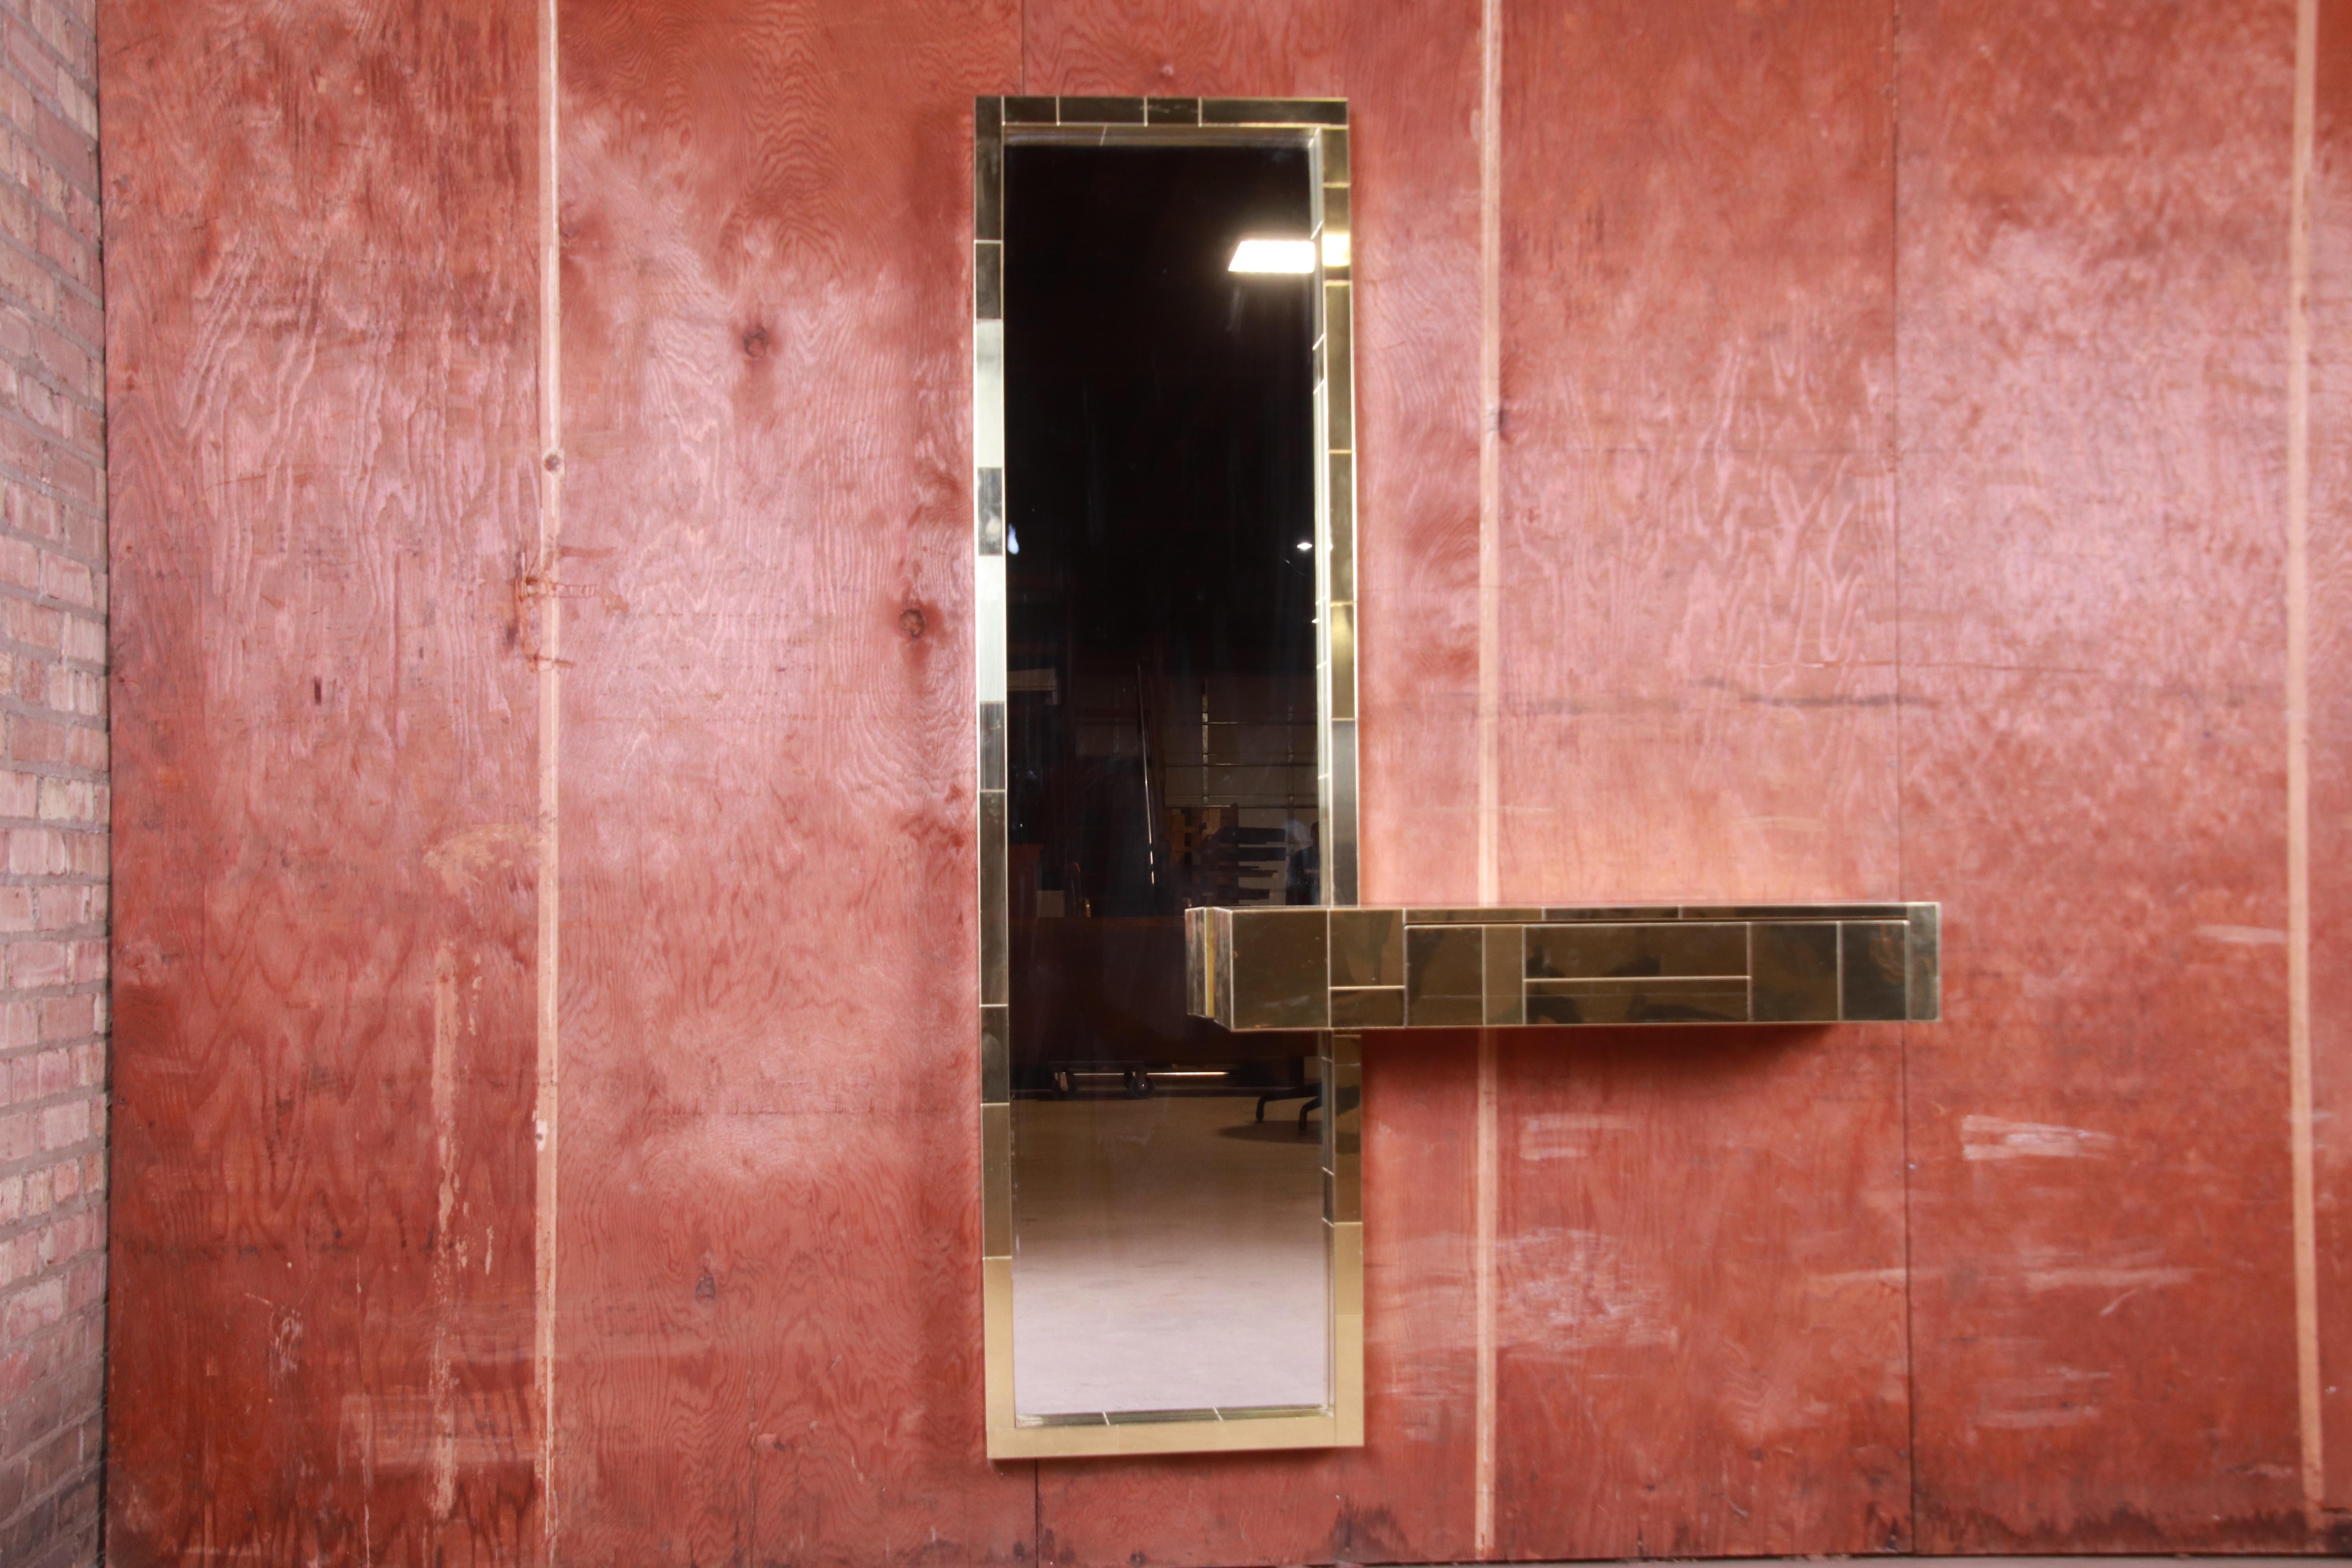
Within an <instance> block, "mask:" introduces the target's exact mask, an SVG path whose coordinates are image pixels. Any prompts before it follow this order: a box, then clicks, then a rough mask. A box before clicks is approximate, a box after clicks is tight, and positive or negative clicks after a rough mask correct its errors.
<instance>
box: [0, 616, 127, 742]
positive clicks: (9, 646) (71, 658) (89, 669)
mask: <svg viewBox="0 0 2352 1568" xmlns="http://www.w3.org/2000/svg"><path fill="white" fill-rule="evenodd" d="M44 607H45V608H46V607H47V606H44ZM0 654H5V655H7V656H8V657H10V658H21V659H25V660H27V661H29V662H31V663H34V664H45V665H52V664H53V665H55V666H57V667H58V668H59V669H70V670H72V671H73V672H74V673H75V674H76V675H95V676H97V677H99V678H100V679H104V678H105V677H107V676H108V675H110V674H112V673H113V672H112V671H111V670H110V669H108V668H107V667H106V666H105V665H104V664H101V663H98V662H96V661H93V660H90V659H87V658H80V657H79V656H77V655H74V654H68V653H62V652H59V651H58V649H56V648H47V647H41V646H40V644H38V643H28V642H19V641H17V640H16V638H14V637H0ZM17 771H18V772H20V773H21V772H23V771H24V770H22V769H21V768H20V769H18V770H17Z"/></svg>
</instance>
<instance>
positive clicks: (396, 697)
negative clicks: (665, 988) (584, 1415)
mask: <svg viewBox="0 0 2352 1568" xmlns="http://www.w3.org/2000/svg"><path fill="white" fill-rule="evenodd" d="M101 21H102V42H103V46H104V55H103V60H102V65H101V71H100V75H101V79H102V81H103V84H104V90H105V91H106V93H107V95H108V97H107V121H106V128H105V137H106V140H105V145H104V153H105V168H106V174H107V184H106V200H107V216H108V218H109V220H110V224H111V225H112V227H111V231H110V233H111V239H110V246H109V249H108V282H109V285H110V301H111V309H110V311H109V314H108V318H107V326H108V356H107V372H108V392H109V400H110V409H109V411H110V416H111V429H110V458H111V462H110V475H109V477H110V499H111V503H112V539H111V544H112V558H113V598H112V611H113V651H112V658H113V679H114V686H113V695H114V702H113V713H114V745H115V767H116V777H117V779H118V780H119V781H120V783H121V793H119V794H118V795H117V804H116V816H115V861H114V877H115V889H116V893H117V897H116V905H115V921H114V952H115V961H116V962H115V972H114V983H115V985H114V1004H115V1037H114V1075H113V1094H114V1114H113V1162H114V1185H115V1190H116V1192H117V1193H119V1194H120V1197H119V1198H118V1200H117V1204H116V1208H115V1213H114V1224H113V1231H112V1238H111V1258H110V1262H111V1274H112V1292H111V1302H110V1305H111V1316H110V1328H109V1335H108V1348H109V1352H110V1379H109V1398H108V1414H109V1459H108V1481H107V1489H106V1502H107V1509H108V1513H109V1521H110V1522H109V1545H108V1560H109V1561H110V1562H113V1563H121V1564H127V1565H130V1568H142V1565H144V1564H148V1563H187V1562H223V1563H297V1562H305V1563H307V1562H314V1561H316V1562H338V1563H359V1562H375V1563H436V1562H449V1563H491V1562H511V1561H516V1560H518V1558H519V1556H520V1552H522V1551H523V1550H524V1548H525V1546H526V1545H527V1544H528V1543H530V1542H535V1541H536V1539H537V1536H538V1525H537V1522H536V1521H537V1515H538V1512H539V1510H540V1507H541V1491H540V1489H539V1487H538V1485H537V1483H536V1481H535V1479H534V1477H533V1471H532V1467H533V1460H534V1458H535V1456H536V1453H537V1443H536V1439H535V1436H534V1431H535V1422H534V1420H533V1416H532V1414H531V1400H530V1334H531V1314H532V1292H531V1208H532V1184H531V1166H532V1152H531V1129H530V1102H531V1061H532V1030H531V999H532V995H533V990H534V973H533V946H532V935H531V932H532V923H533V916H532V910H533V897H534V889H533V885H532V879H531V877H530V855H529V845H530V836H531V822H532V818H533V815H534V809H535V806H534V801H535V786H534V783H533V780H532V776H531V769H530V758H531V754H532V749H533V745H534V736H535V724H534V719H533V699H532V681H533V676H532V672H531V670H530V666H529V664H528V663H527V661H526V658H525V656H524V654H523V652H522V646H523V637H524V633H525V617H524V616H522V615H521V613H520V599H519V597H518V592H517V588H518V583H519V581H520V578H521V577H522V575H523V574H524V573H525V571H526V570H527V568H528V565H529V563H530V553H531V549H532V542H533V538H534V535H535V533H536V531H537V501H536V499H535V487H534V479H533V475H534V472H535V470H536V468H537V463H536V437H535V436H534V426H535V424H536V421H537V418H538V398H539V387H538V384H537V374H536V361H535V355H536V345H537V326H536V322H537V285H538V268H537V266H536V261H535V253H534V251H533V249H532V248H531V247H530V245H529V244H528V243H527V239H526V231H521V230H519V229H518V227H517V225H516V215H517V214H518V213H519V212H520V213H528V212H529V211H530V209H531V208H532V206H533V205H534V204H535V202H536V185H535V174H534V168H535V165H534V162H533V159H532V157H531V153H530V148H531V125H532V123H533V121H534V115H535V100H536V90H535V72H534V69H533V50H534V43H533V38H534V31H533V25H532V18H531V11H530V5H528V4H527V3H520V0H518V3H507V0H495V3H488V4H479V5H474V4H469V5H464V6H415V5H391V4H378V3H375V0H348V3H344V4H331V5H317V6H310V7H305V8H302V9H301V10H299V12H297V11H295V10H294V9H292V8H287V7H273V6H257V5H243V4H232V3H229V0H212V3H204V4H182V3H180V0H170V3H166V4H157V5H131V4H121V5H109V6H108V7H106V10H105V15H104V16H103V17H102V18H101Z"/></svg>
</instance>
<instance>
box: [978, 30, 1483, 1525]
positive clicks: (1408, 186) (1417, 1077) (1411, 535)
mask: <svg viewBox="0 0 2352 1568" xmlns="http://www.w3.org/2000/svg"><path fill="white" fill-rule="evenodd" d="M1027 16H1028V43H1027V60H1026V69H1025V72H1024V77H1025V82H1026V88H1027V90H1029V91H1032V92H1107V93H1108V92H1124V93H1132V92H1146V91H1149V92H1167V93H1202V94H1229V95H1234V96H1246V95H1253V94H1267V95H1284V96H1288V95H1310V94H1335V95H1339V96H1344V97H1346V98H1347V99H1348V100H1349V114H1350V119H1351V125H1352V129H1351V131H1350V133H1349V139H1350V142H1351V147H1350V163H1351V165H1352V169H1353V177H1354V179H1355V181H1356V182H1357V184H1356V190H1355V193H1354V203H1353V209H1352V218H1353V221H1354V225H1355V230H1354V232H1355V259H1356V265H1355V268H1354V271H1355V277H1356V280H1357V287H1356V295H1357V299H1356V317H1355V330H1356V355H1357V366H1358V369H1357V428H1358V429H1359V430H1360V431H1361V432H1362V433H1363V434H1362V441H1361V443H1360V445H1361V447H1362V450H1361V452H1360V456H1359V458H1358V489H1359V491H1360V500H1359V509H1358V522H1357V527H1358V538H1359V542H1358V552H1357V553H1358V563H1359V564H1358V571H1359V574H1360V583H1361V584H1362V586H1361V589H1360V594H1361V596H1362V599H1363V601H1364V603H1365V604H1366V605H1376V606H1377V608H1376V609H1368V610H1367V611H1366V613H1365V616H1364V618H1363V620H1362V623H1361V627H1360V635H1359V642H1358V647H1359V659H1360V664H1359V671H1360V677H1359V678H1360V682H1361V687H1360V689H1361V692H1362V699H1361V707H1362V711H1363V714H1364V718H1363V721H1362V726H1361V744H1362V757H1363V762H1362V768H1363V781H1364V782H1363V790H1362V798H1363V801H1364V803H1365V804H1364V810H1363V815H1362V818H1361V828H1360V830H1361V834H1362V843H1363V846H1364V849H1363V857H1364V858H1363V896H1364V900H1365V901H1367V902H1377V901H1379V900H1383V899H1388V900H1405V899H1409V898H1410V899H1424V900H1425V899H1430V898H1439V897H1443V898H1458V899H1469V898H1472V897H1474V896H1475V889H1476V859H1475V842H1476V827H1475V808H1476V804H1477V782H1476V778H1475V765H1476V755H1475V746H1474V744H1473V735H1474V728H1475V705H1476V695H1477V668H1476V658H1477V523H1478V477H1477V460H1478V418H1477V374H1478V226H1477V191H1478V165H1477V148H1476V143H1475V141H1473V140H1472V136H1473V132H1474V126H1473V124H1472V118H1473V111H1474V110H1475V108H1476V105H1477V100H1478V45H1477V24H1478V6H1477V5H1476V0H1413V3H1412V4H1404V5H1387V6H1382V7H1380V8H1378V9H1377V11H1368V10H1366V9H1364V8H1361V7H1356V8H1348V7H1342V6H1337V5H1330V4H1328V3H1327V0H1285V3H1283V4H1279V5H1266V4H1257V5H1245V6H1244V5H1234V4H1231V3H1230V0H1202V3H1198V4H1192V3H1187V4H1183V5H1145V4H1140V3H1112V4H1106V3H1104V0H1031V3H1030V4H1029V5H1028V7H1027ZM1474 1054H1475V1052H1474V1047H1473V1045H1472V1044H1471V1041H1470V1040H1469V1038H1468V1037H1449V1036H1444V1035H1433V1036H1429V1037H1415V1038H1412V1039H1410V1040H1393V1041H1391V1040H1372V1041H1368V1042H1367V1045H1366V1047H1365V1065H1364V1075H1365V1089H1364V1123H1365V1131H1364V1140H1365V1144H1364V1147H1365V1156H1364V1161H1365V1165H1364V1168H1365V1172H1366V1178H1365V1187H1364V1204H1365V1237H1366V1248H1367V1256H1366V1259H1365V1292H1366V1303H1367V1318H1366V1322H1367V1333H1368V1336H1369V1341H1368V1343H1367V1345H1366V1347H1365V1361H1366V1364H1365V1378H1366V1390H1367V1394H1366V1404H1367V1421H1368V1427H1367V1435H1366V1437H1367V1440H1366V1447H1364V1448H1363V1449H1362V1450H1361V1451H1360V1452H1356V1453H1340V1454H1326V1455H1294V1456H1279V1457H1274V1458H1255V1459H1246V1460H1244V1459H1176V1460H1164V1461H1151V1462H1148V1463H1137V1464H1129V1465H1121V1466H1118V1467H1108V1466H1080V1465H1047V1466H1045V1467H1044V1468H1043V1470H1042V1473H1041V1480H1040V1492H1039V1504H1038V1521H1039V1525H1040V1529H1041V1531H1042V1533H1041V1534H1040V1537H1039V1550H1040V1552H1041V1556H1042V1558H1043V1560H1045V1561H1047V1562H1054V1563H1104V1564H1118V1563H1129V1562H1130V1561H1131V1554H1133V1553H1138V1552H1139V1553H1141V1554H1142V1556H1143V1557H1144V1558H1145V1559H1146V1560H1147V1561H1149V1562H1151V1563H1280V1562H1302V1561H1303V1562H1328V1561H1332V1560H1334V1559H1339V1560H1345V1561H1349V1562H1381V1561H1405V1562H1412V1561H1432V1560H1444V1559H1449V1558H1458V1557H1464V1556H1467V1555H1468V1554H1469V1551H1470V1546H1471V1536H1470V1529H1471V1511H1472V1508H1471V1497H1470V1485H1471V1479H1472V1464H1471V1420H1472V1415H1473V1411H1472V1383H1473V1374H1474V1370H1473V1356H1474V1349H1473V1343H1472V1337H1471V1336H1472V1334H1473V1332H1474V1331H1475V1314H1474V1311H1473V1305H1472V1290H1473V1277H1472V1269H1471V1258H1470V1246H1471V1238H1472V1236H1473V1233H1474V1228H1475V1226H1474V1223H1473V1216H1472V1215H1471V1213H1470V1209H1469V1205H1470V1200H1471V1179H1472V1166H1473V1150H1472V1148H1471V1146H1470V1144H1471V1141H1472V1139H1473V1137H1474V1131H1475V1123H1474V1116H1473V1107H1472V1095H1473V1092H1474V1090H1475V1066H1474V1064H1473V1057H1474ZM1382 1172H1385V1173H1387V1174H1386V1175H1385V1177H1383V1176H1382V1175H1381V1174H1379V1173H1382Z"/></svg>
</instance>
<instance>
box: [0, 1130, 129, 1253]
mask: <svg viewBox="0 0 2352 1568" xmlns="http://www.w3.org/2000/svg"><path fill="white" fill-rule="evenodd" d="M104 1152H106V1144H105V1142H104V1140H103V1139H91V1140H88V1141H86V1142H80V1143H76V1144H73V1145H72V1146H71V1147H70V1148H66V1149H59V1150H57V1151H55V1152H53V1153H52V1154H48V1155H44V1156H42V1157H41V1158H39V1159H33V1160H16V1161H9V1162H6V1163H0V1179H5V1178H7V1177H9V1176H29V1175H32V1174H33V1173H35V1172H37V1171H42V1170H47V1169H49V1168H51V1167H53V1166H57V1165H61V1164H63V1163H65V1162H66V1160H67V1159H68V1157H71V1158H74V1159H79V1158H80V1157H81V1156H83V1155H85V1154H102V1153H104ZM107 1190H108V1191H109V1192H112V1191H113V1189H112V1188H111V1187H110V1188H108V1189H107ZM106 1251H107V1249H106V1246H105V1244H104V1242H103V1241H102V1240H101V1242H100V1245H99V1248H98V1251H97V1252H96V1253H95V1254H94V1256H96V1257H100V1258H103V1257H105V1256H106Z"/></svg>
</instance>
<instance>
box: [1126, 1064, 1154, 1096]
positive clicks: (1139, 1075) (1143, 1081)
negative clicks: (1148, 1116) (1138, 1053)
mask: <svg viewBox="0 0 2352 1568" xmlns="http://www.w3.org/2000/svg"><path fill="white" fill-rule="evenodd" d="M1127 1098H1128V1099H1129V1100H1149V1099H1150V1098H1151V1075H1150V1073H1148V1072H1145V1071H1144V1070H1143V1069H1142V1068H1128V1069H1127Z"/></svg>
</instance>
